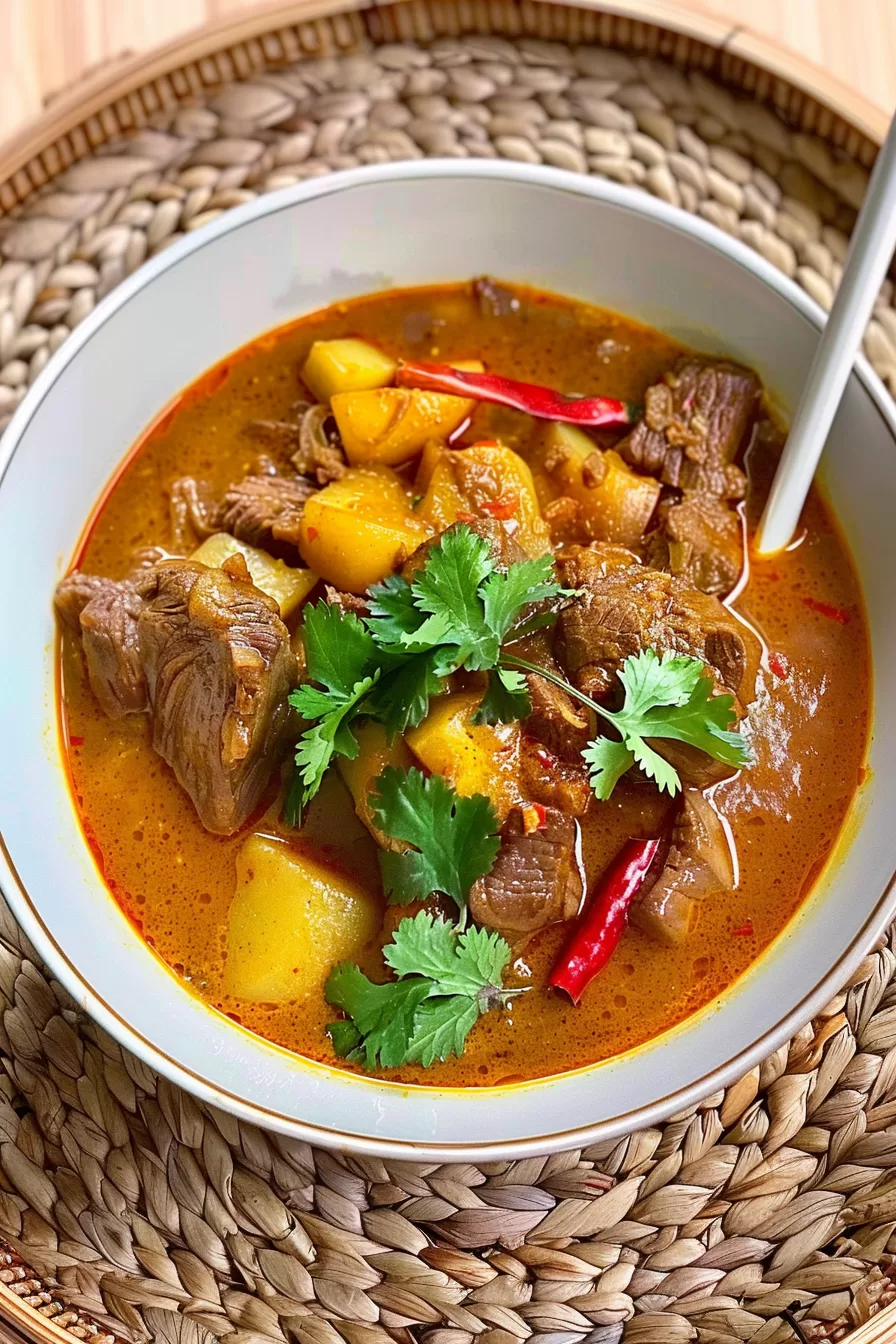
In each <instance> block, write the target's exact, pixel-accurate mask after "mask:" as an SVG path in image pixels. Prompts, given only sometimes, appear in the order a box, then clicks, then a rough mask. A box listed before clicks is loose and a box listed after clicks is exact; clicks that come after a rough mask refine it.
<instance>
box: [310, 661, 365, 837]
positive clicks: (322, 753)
mask: <svg viewBox="0 0 896 1344" xmlns="http://www.w3.org/2000/svg"><path fill="white" fill-rule="evenodd" d="M378 675H379V674H378V673H377V676H378ZM376 679H377V678H376V676H373V677H364V678H363V679H362V680H361V681H358V682H356V683H355V685H354V686H352V687H351V689H350V690H349V692H348V694H347V695H345V696H344V697H343V696H340V695H338V694H329V695H328V694H327V693H326V692H324V691H318V690H316V689H315V688H314V687H313V686H300V687H298V689H297V690H295V691H293V692H292V694H291V695H290V697H289V703H290V704H291V705H292V706H293V708H294V709H297V710H298V711H299V713H300V714H303V713H304V712H305V711H308V710H309V709H310V710H312V711H313V714H315V715H317V714H321V709H322V708H323V706H324V705H329V708H328V709H326V710H325V712H323V714H322V715H321V717H320V718H318V721H317V723H315V724H314V726H313V727H311V728H309V729H307V730H306V731H305V732H304V733H303V734H302V736H301V737H300V738H299V742H298V745H297V747H296V776H297V778H298V779H300V780H301V783H302V786H303V787H302V793H301V799H300V801H299V802H298V808H297V812H298V815H301V811H302V809H303V808H304V806H305V804H306V803H308V802H310V801H311V799H312V798H313V797H314V795H315V794H316V793H317V791H318V789H319V788H320V786H321V781H322V780H323V777H324V775H325V773H326V770H327V766H328V765H329V764H330V761H331V760H332V759H333V756H334V754H335V755H339V756H347V757H348V758H349V759H350V760H354V759H355V757H356V756H357V754H358V743H357V741H356V740H355V737H354V735H353V733H352V732H351V729H350V727H349V720H350V719H351V718H353V717H354V715H355V713H356V711H357V709H358V708H359V706H360V704H361V702H362V701H363V699H364V697H365V696H366V695H367V693H368V692H369V691H370V690H372V688H373V686H374V685H375V683H376ZM307 717H309V718H310V717H312V713H308V714H307ZM295 808H296V799H295V796H294V794H293V791H292V790H290V801H289V807H288V809H287V820H289V817H290V815H292V814H293V813H294V809H295Z"/></svg>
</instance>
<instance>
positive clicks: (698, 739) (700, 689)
mask: <svg viewBox="0 0 896 1344" xmlns="http://www.w3.org/2000/svg"><path fill="white" fill-rule="evenodd" d="M735 719H736V715H735V713H734V697H733V696H730V695H713V686H712V682H711V680H710V679H709V677H707V676H701V677H700V678H699V679H698V681H697V683H696V685H695V686H694V689H693V690H692V691H691V693H690V695H689V696H688V698H687V700H686V701H684V702H683V703H682V704H681V705H680V706H679V707H677V708H676V709H675V712H674V714H671V713H669V712H668V711H667V712H665V713H663V712H662V711H661V709H660V708H659V707H657V708H655V709H652V710H649V711H648V712H647V713H646V714H645V715H644V716H643V723H644V734H643V735H644V736H645V737H669V738H674V739H675V740H676V741H678V742H687V743H689V745H690V746H692V747H698V748H699V749H700V750H701V751H705V752H706V753H707V755H709V756H713V757H714V758H715V759H716V760H717V761H722V762H723V763H724V764H725V765H733V766H743V765H749V764H750V760H751V757H750V748H749V746H748V745H747V742H746V740H745V739H744V738H743V737H742V736H741V734H740V733H737V732H731V731H729V728H730V725H731V724H732V723H733V722H735Z"/></svg>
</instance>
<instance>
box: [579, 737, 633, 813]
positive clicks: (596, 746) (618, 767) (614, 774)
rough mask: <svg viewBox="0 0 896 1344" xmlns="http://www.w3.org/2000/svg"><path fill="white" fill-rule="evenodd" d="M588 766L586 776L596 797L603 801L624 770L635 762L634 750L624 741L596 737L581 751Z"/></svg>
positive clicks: (628, 768)
mask: <svg viewBox="0 0 896 1344" xmlns="http://www.w3.org/2000/svg"><path fill="white" fill-rule="evenodd" d="M582 756H583V758H584V761H585V764H586V765H587V766H588V778H589V779H590V781H591V787H592V789H593V790H594V792H595V795H596V797H597V798H598V800H599V801H600V802H602V803H605V802H606V801H607V799H608V798H609V797H610V794H611V793H612V792H613V790H614V789H615V787H616V785H617V784H618V783H619V781H620V779H621V778H622V776H623V775H624V774H625V772H626V770H630V769H631V768H632V766H633V765H634V763H635V756H634V752H633V751H631V749H630V748H629V747H627V746H626V745H625V743H624V742H614V741H613V739H612V738H609V737H597V738H595V739H594V741H593V742H589V743H588V745H587V747H585V748H584V749H583V751H582Z"/></svg>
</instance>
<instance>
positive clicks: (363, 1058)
mask: <svg viewBox="0 0 896 1344" xmlns="http://www.w3.org/2000/svg"><path fill="white" fill-rule="evenodd" d="M383 956H384V957H385V960H386V963H387V965H388V966H389V967H390V968H391V969H392V970H393V971H394V972H395V974H396V976H397V977H398V978H397V979H396V980H393V981H389V982H388V983H387V984H382V985H378V984H375V983H374V982H373V981H372V980H369V979H368V978H367V976H366V975H364V973H363V971H361V970H360V969H359V968H358V967H357V966H354V965H351V964H350V963H347V962H346V963H343V964H342V965H341V966H336V967H335V968H334V969H333V970H332V971H331V972H330V975H329V978H328V980H327V984H326V989H325V994H326V999H327V1002H328V1003H331V1004H332V1005H333V1006H334V1007H335V1008H339V1009H341V1010H342V1012H343V1013H345V1015H346V1018H347V1019H348V1020H347V1021H342V1022H332V1023H330V1025H329V1026H328V1027H327V1033H328V1035H329V1036H330V1039H331V1040H332V1042H333V1048H334V1049H335V1051H336V1053H337V1054H338V1055H341V1056H342V1057H343V1058H347V1059H349V1060H352V1061H353V1062H356V1063H363V1064H364V1066H365V1067H366V1068H368V1069H372V1068H375V1067H376V1065H377V1061H379V1064H380V1065H381V1066H382V1067H383V1068H387V1069H388V1068H396V1067H398V1066H399V1065H403V1064H422V1065H423V1067H424V1068H429V1066H430V1065H431V1064H433V1063H435V1061H436V1060H445V1059H447V1058H448V1057H449V1055H452V1054H454V1055H461V1054H462V1053H463V1049H464V1044H465V1042H466V1038H467V1035H468V1033H469V1031H470V1029H471V1028H472V1027H473V1026H475V1024H476V1022H477V1021H478V1020H479V1018H480V1017H481V1016H482V1015H483V1013H487V1012H488V1011H489V1010H490V1009H492V1008H497V1007H502V1006H503V1005H504V1004H505V1003H506V1001H507V999H508V997H509V996H510V994H512V993H513V992H514V991H512V990H511V991H507V990H503V989H502V987H501V986H502V979H503V975H504V971H505V969H506V967H507V964H508V962H509V961H510V948H509V947H508V945H507V943H506V942H505V941H504V939H503V938H502V937H501V936H500V934H497V933H489V932H487V931H486V930H485V929H467V930H466V932H465V933H458V931H457V929H456V928H455V927H454V926H453V925H451V924H449V923H448V922H447V920H444V919H436V918H434V917H433V916H432V915H430V914H428V913H427V912H426V911H425V910H421V911H420V913H419V914H418V915H415V916H414V918H413V919H403V920H402V921H401V923H400V924H399V926H398V928H397V929H396V931H395V933H394V934H393V936H392V942H391V943H389V944H388V945H387V946H386V947H385V948H384V949H383Z"/></svg>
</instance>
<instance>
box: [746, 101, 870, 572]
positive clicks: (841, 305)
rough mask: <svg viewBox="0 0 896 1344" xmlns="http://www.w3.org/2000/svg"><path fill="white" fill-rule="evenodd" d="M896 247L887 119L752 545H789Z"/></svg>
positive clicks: (769, 550)
mask: <svg viewBox="0 0 896 1344" xmlns="http://www.w3.org/2000/svg"><path fill="white" fill-rule="evenodd" d="M894 249H896V118H894V120H893V121H892V122H891V123H890V129H889V131H888V132H887V138H886V140H885V141H884V143H883V146H882V147H881V150H880V153H879V154H878V156H877V161H876V163H875V165H874V171H873V172H872V174H871V180H870V182H869V183H868V190H867V192H866V195H865V200H864V203H863V205H862V209H861V211H860V212H859V217H858V219H857V220H856V226H855V228H854V230H853V234H852V240H851V242H850V245H849V251H848V252H847V254H846V264H845V266H844V270H843V277H842V279H841V281H840V285H839V287H838V289H837V295H836V297H835V299H834V303H833V306H832V308H831V312H830V316H829V317H828V320H827V322H826V324H825V327H824V330H823V332H822V334H821V339H820V340H819V342H818V348H817V350H816V352H815V357H814V359H813V361H812V366H811V368H810V369H809V376H808V378H807V379H806V385H805V387H804V388H803V394H802V396H801V398H800V401H799V405H798V406H797V409H796V414H795V416H794V418H793V424H792V426H791V429H790V434H789V435H788V437H787V444H786V447H785V449H784V452H783V454H782V455H781V461H780V463H779V465H778V469H777V472H776V473H775V479H774V482H773V484H772V488H771V492H770V494H769V497H768V502H767V504H766V506H765V512H764V513H763V515H762V521H761V522H760V524H759V534H758V537H757V542H756V550H757V551H758V553H759V554H760V555H771V554H773V553H774V552H775V551H780V550H783V549H784V547H785V546H787V545H788V543H789V542H790V540H791V538H792V537H793V534H794V532H795V531H796V527H797V524H798V522H799V517H800V513H801V511H802V507H803V504H804V503H805V502H806V496H807V494H808V493H809V486H810V485H811V484H812V477H813V476H814V475H815V468H816V467H817V466H818V459H819V458H820V457H821V453H822V449H823V448H824V445H825V440H826V439H827V436H828V432H829V430H830V428H831V424H832V423H833V420H834V416H835V414H836V412H837V407H838V406H839V404H840V399H841V397H842V396H843V390H844V388H845V387H846V383H847V379H848V378H849V375H850V374H851V372H852V368H853V363H854V361H855V357H856V353H857V351H858V349H859V346H860V343H861V340H862V335H863V333H864V330H865V326H866V323H867V322H868V318H869V317H870V315H871V309H872V307H873V306H874V301H875V299H876V298H877V295H878V291H879V290H880V286H881V283H882V281H883V279H884V276H885V275H886V273H887V267H888V266H889V264H890V260H891V258H892V256H893V251H894Z"/></svg>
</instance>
